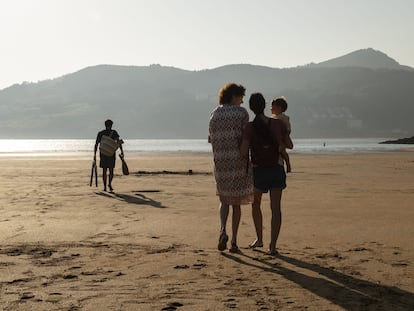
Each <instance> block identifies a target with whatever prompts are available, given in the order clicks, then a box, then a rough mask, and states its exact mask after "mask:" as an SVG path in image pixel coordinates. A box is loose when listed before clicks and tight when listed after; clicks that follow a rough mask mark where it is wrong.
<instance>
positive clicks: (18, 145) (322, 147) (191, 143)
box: [0, 138, 413, 156]
mask: <svg viewBox="0 0 414 311" xmlns="http://www.w3.org/2000/svg"><path fill="white" fill-rule="evenodd" d="M384 140H387V138H326V139H324V138H312V139H311V138H309V139H293V143H294V149H293V150H290V151H289V153H299V154H324V153H326V154H331V153H369V152H391V151H402V150H405V149H407V147H408V148H410V147H411V146H413V145H401V144H380V142H382V141H384ZM124 142H125V143H124V145H123V148H124V151H125V153H140V152H211V145H210V144H209V143H208V142H207V139H125V140H124ZM94 144H95V140H94V139H0V156H19V155H20V156H22V155H27V156H30V155H39V156H41V155H54V154H56V155H59V154H62V153H85V152H91V153H93V147H94Z"/></svg>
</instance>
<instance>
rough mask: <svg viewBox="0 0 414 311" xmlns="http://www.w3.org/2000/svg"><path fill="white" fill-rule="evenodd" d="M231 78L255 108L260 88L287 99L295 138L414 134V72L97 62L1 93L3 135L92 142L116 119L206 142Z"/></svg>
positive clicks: (150, 132) (153, 133)
mask: <svg viewBox="0 0 414 311" xmlns="http://www.w3.org/2000/svg"><path fill="white" fill-rule="evenodd" d="M229 81H236V82H239V83H242V84H243V85H245V86H246V88H247V93H246V95H247V96H246V98H245V102H247V101H248V96H249V94H250V93H252V92H257V91H259V92H262V93H263V94H264V95H265V98H266V99H267V100H268V101H270V100H271V99H272V98H274V97H278V96H281V95H284V96H286V97H287V99H288V102H289V110H288V114H289V115H290V116H291V120H292V125H293V132H292V133H293V136H294V137H367V136H371V137H390V136H401V135H407V136H408V135H409V134H411V132H414V125H413V124H412V122H411V119H410V117H409V116H410V115H412V114H413V113H414V108H413V107H412V105H411V98H413V97H414V72H413V71H411V70H405V69H387V68H378V69H372V68H364V67H323V66H322V67H310V66H305V67H294V68H271V67H266V66H256V65H249V64H239V65H226V66H221V67H218V68H214V69H207V70H201V71H189V70H183V69H179V68H175V67H164V66H160V65H150V66H119V65H96V66H90V67H87V68H84V69H81V70H79V71H77V72H74V73H70V74H67V75H64V76H61V77H58V78H55V79H51V80H44V81H40V82H37V83H24V84H15V85H13V86H11V87H9V88H6V89H3V90H0V107H1V108H2V114H1V115H0V138H91V137H94V135H95V134H96V133H95V132H96V131H97V130H98V129H99V128H101V127H102V123H103V121H104V120H105V119H107V118H111V119H113V120H114V122H115V127H116V128H117V129H119V130H120V132H121V133H124V135H125V137H130V138H205V137H206V136H207V127H208V118H209V115H210V112H211V111H212V110H213V109H214V107H215V106H216V105H217V93H218V90H219V89H220V87H221V86H222V85H223V84H225V83H227V82H229ZM244 105H245V107H246V108H247V109H248V104H246V103H245V104H244ZM390 111H392V113H391V114H390ZM266 113H268V108H267V110H266Z"/></svg>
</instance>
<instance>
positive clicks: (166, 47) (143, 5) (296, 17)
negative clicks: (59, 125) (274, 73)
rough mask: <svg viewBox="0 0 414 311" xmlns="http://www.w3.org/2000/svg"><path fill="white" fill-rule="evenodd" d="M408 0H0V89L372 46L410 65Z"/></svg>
mask: <svg viewBox="0 0 414 311" xmlns="http://www.w3.org/2000/svg"><path fill="white" fill-rule="evenodd" d="M413 12H414V0H289V1H286V0H284V1H279V0H256V1H252V0H237V1H235V0H0V40H1V41H0V42H1V45H0V47H1V50H0V89H2V88H4V87H7V86H10V85H11V84H14V83H21V82H22V81H31V82H37V81H39V80H44V79H50V78H55V77H59V76H62V75H64V74H67V73H71V72H74V71H77V70H80V69H82V68H84V67H87V66H93V65H98V64H119V65H137V66H147V65H150V64H161V65H165V66H174V67H178V68H183V69H189V70H200V69H208V68H215V67H219V66H222V65H226V64H236V63H249V64H255V65H265V66H269V67H278V68H283V67H294V66H297V65H304V64H307V63H310V62H315V63H317V62H321V61H325V60H328V59H330V58H334V57H338V56H341V55H344V54H347V53H349V52H352V51H354V50H358V49H362V48H368V47H372V48H374V49H376V50H380V51H382V52H384V53H386V54H388V55H389V56H390V57H392V58H394V59H395V60H397V61H398V62H399V63H400V64H403V65H408V66H411V67H414V18H413V17H414V13H413Z"/></svg>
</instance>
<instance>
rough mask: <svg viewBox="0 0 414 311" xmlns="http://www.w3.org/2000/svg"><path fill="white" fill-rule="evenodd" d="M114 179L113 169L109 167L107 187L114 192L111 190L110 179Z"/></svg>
mask: <svg viewBox="0 0 414 311" xmlns="http://www.w3.org/2000/svg"><path fill="white" fill-rule="evenodd" d="M113 178H114V168H113V167H110V168H109V183H108V186H109V190H111V191H112V190H114V189H113V188H112V179H113Z"/></svg>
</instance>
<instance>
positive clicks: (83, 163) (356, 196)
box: [0, 151, 414, 311]
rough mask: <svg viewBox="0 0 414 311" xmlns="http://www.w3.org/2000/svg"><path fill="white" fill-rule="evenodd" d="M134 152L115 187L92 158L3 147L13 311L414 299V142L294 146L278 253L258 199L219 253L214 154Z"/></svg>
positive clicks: (2, 264) (2, 282) (401, 303)
mask: <svg viewBox="0 0 414 311" xmlns="http://www.w3.org/2000/svg"><path fill="white" fill-rule="evenodd" d="M126 160H127V161H128V164H129V168H130V171H131V174H130V175H129V176H122V175H121V169H120V165H119V164H120V163H119V162H118V166H117V169H116V176H115V179H114V188H115V192H114V193H113V194H111V193H105V192H103V191H102V182H101V180H99V187H98V188H95V187H89V176H90V166H91V155H65V156H60V157H57V156H54V157H53V156H49V157H34V156H25V157H5V156H3V157H0V169H1V176H0V187H1V193H0V310H72V311H73V310H228V309H237V310H413V309H414V269H413V267H414V242H413V240H414V225H413V224H414V203H413V202H414V152H412V151H407V152H398V153H381V154H359V155H297V154H293V155H291V160H292V165H293V173H291V174H290V175H289V176H288V189H287V190H286V191H285V192H284V195H283V203H282V204H283V206H282V209H283V225H282V231H281V235H280V238H279V242H278V247H279V250H280V253H281V256H279V257H272V256H269V255H267V253H266V248H264V249H259V250H251V249H248V248H247V245H248V244H249V243H250V242H252V241H253V239H254V229H253V224H252V220H251V215H250V207H249V206H244V207H243V209H242V222H241V226H240V231H239V246H240V247H241V250H242V253H241V254H232V253H229V252H228V251H225V252H219V251H217V249H216V247H217V239H218V225H219V221H218V200H217V197H216V196H215V188H214V177H213V175H212V159H211V155H210V154H165V153H163V154H135V155H128V154H127V158H126ZM189 169H191V170H193V174H192V175H187V174H185V172H187V171H188V170H189ZM139 171H144V172H146V173H149V172H152V173H153V174H140V173H138V172H139ZM163 171H170V172H176V173H180V174H171V173H166V172H164V173H163ZM99 173H100V172H99ZM263 212H264V224H265V232H264V234H265V244H267V243H268V242H269V200H268V198H267V196H266V198H265V199H264V202H263Z"/></svg>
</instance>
